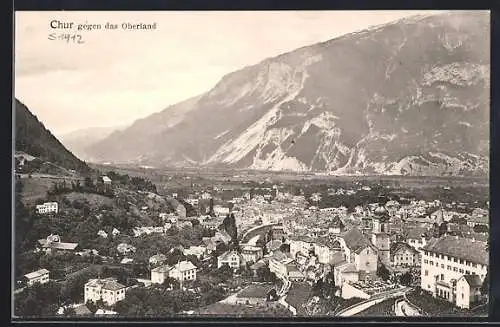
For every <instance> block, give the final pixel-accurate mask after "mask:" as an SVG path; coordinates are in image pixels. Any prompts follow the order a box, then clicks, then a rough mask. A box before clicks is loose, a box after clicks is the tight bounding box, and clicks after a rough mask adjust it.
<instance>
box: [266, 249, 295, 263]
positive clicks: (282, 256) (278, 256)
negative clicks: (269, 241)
mask: <svg viewBox="0 0 500 327" xmlns="http://www.w3.org/2000/svg"><path fill="white" fill-rule="evenodd" d="M271 258H272V259H273V260H276V261H279V262H285V261H288V260H293V258H292V257H290V256H289V255H288V254H287V253H284V252H281V251H275V252H273V255H272V256H271Z"/></svg>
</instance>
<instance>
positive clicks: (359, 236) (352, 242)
mask: <svg viewBox="0 0 500 327" xmlns="http://www.w3.org/2000/svg"><path fill="white" fill-rule="evenodd" d="M342 238H343V239H344V241H345V244H346V246H347V247H348V248H349V249H350V250H351V251H353V252H356V253H357V252H359V251H362V250H363V249H365V248H366V247H367V246H371V243H370V241H369V240H368V239H367V238H366V236H365V235H364V234H363V233H361V231H360V230H359V229H357V228H353V229H351V230H349V231H348V232H346V233H344V234H343V235H342Z"/></svg>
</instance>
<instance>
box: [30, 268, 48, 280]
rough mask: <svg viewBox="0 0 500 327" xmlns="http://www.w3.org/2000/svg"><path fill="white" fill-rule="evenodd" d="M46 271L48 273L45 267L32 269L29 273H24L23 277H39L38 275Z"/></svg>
mask: <svg viewBox="0 0 500 327" xmlns="http://www.w3.org/2000/svg"><path fill="white" fill-rule="evenodd" d="M48 273H49V271H48V270H47V269H39V270H37V271H33V272H30V273H29V274H26V275H24V277H26V278H28V279H33V278H37V277H40V276H42V275H45V274H48Z"/></svg>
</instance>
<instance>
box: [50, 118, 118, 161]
mask: <svg viewBox="0 0 500 327" xmlns="http://www.w3.org/2000/svg"><path fill="white" fill-rule="evenodd" d="M125 127H126V126H110V127H88V128H83V129H78V130H76V131H72V132H69V133H66V134H62V135H60V136H58V139H59V140H61V143H62V144H64V146H65V147H66V148H67V149H68V150H70V151H71V152H72V153H74V154H75V155H76V156H77V157H78V158H81V159H83V160H86V161H93V158H92V157H91V156H89V155H88V154H87V153H86V151H85V149H87V148H88V147H90V146H92V145H93V144H94V143H97V142H99V141H101V140H104V139H105V138H106V137H108V136H109V135H111V134H112V133H113V132H114V131H117V130H120V129H121V128H125Z"/></svg>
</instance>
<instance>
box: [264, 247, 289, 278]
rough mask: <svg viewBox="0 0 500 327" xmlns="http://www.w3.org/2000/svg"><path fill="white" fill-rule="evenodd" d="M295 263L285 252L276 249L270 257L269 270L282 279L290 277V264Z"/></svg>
mask: <svg viewBox="0 0 500 327" xmlns="http://www.w3.org/2000/svg"><path fill="white" fill-rule="evenodd" d="M291 263H293V265H295V263H294V260H293V258H292V257H291V256H290V255H289V254H287V253H284V252H281V251H276V252H274V253H273V255H272V256H271V257H269V270H270V271H271V272H273V273H274V274H276V277H278V278H281V279H287V278H288V272H289V269H290V266H289V264H291Z"/></svg>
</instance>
